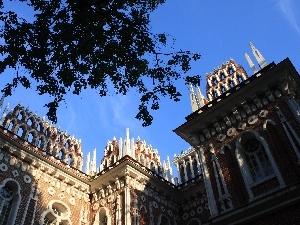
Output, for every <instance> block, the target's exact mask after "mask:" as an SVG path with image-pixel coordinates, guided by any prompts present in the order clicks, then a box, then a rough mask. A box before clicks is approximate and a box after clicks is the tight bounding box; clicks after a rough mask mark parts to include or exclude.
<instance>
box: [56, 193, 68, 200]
mask: <svg viewBox="0 0 300 225" xmlns="http://www.w3.org/2000/svg"><path fill="white" fill-rule="evenodd" d="M58 197H59V198H60V199H61V200H62V199H64V198H66V197H65V195H64V193H60V194H59V195H58Z"/></svg>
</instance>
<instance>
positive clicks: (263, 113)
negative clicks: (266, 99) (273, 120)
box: [258, 110, 269, 118]
mask: <svg viewBox="0 0 300 225" xmlns="http://www.w3.org/2000/svg"><path fill="white" fill-rule="evenodd" d="M268 113H269V112H268V111H267V110H261V111H260V112H259V114H258V116H259V117H261V118H265V117H267V115H268Z"/></svg>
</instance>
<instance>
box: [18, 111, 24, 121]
mask: <svg viewBox="0 0 300 225" xmlns="http://www.w3.org/2000/svg"><path fill="white" fill-rule="evenodd" d="M23 114H24V113H22V112H19V114H18V120H23V117H24V115H23Z"/></svg>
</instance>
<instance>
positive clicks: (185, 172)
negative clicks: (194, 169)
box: [182, 160, 188, 182]
mask: <svg viewBox="0 0 300 225" xmlns="http://www.w3.org/2000/svg"><path fill="white" fill-rule="evenodd" d="M182 163H183V164H182V165H183V173H184V179H185V182H187V181H188V176H187V171H186V165H185V161H184V160H182Z"/></svg>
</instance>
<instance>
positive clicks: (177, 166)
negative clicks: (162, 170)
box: [176, 162, 181, 184]
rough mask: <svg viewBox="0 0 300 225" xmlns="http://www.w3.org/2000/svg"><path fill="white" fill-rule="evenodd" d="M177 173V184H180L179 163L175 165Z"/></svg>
mask: <svg viewBox="0 0 300 225" xmlns="http://www.w3.org/2000/svg"><path fill="white" fill-rule="evenodd" d="M176 168H177V173H178V184H181V177H180V166H179V163H178V162H177V163H176Z"/></svg>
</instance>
